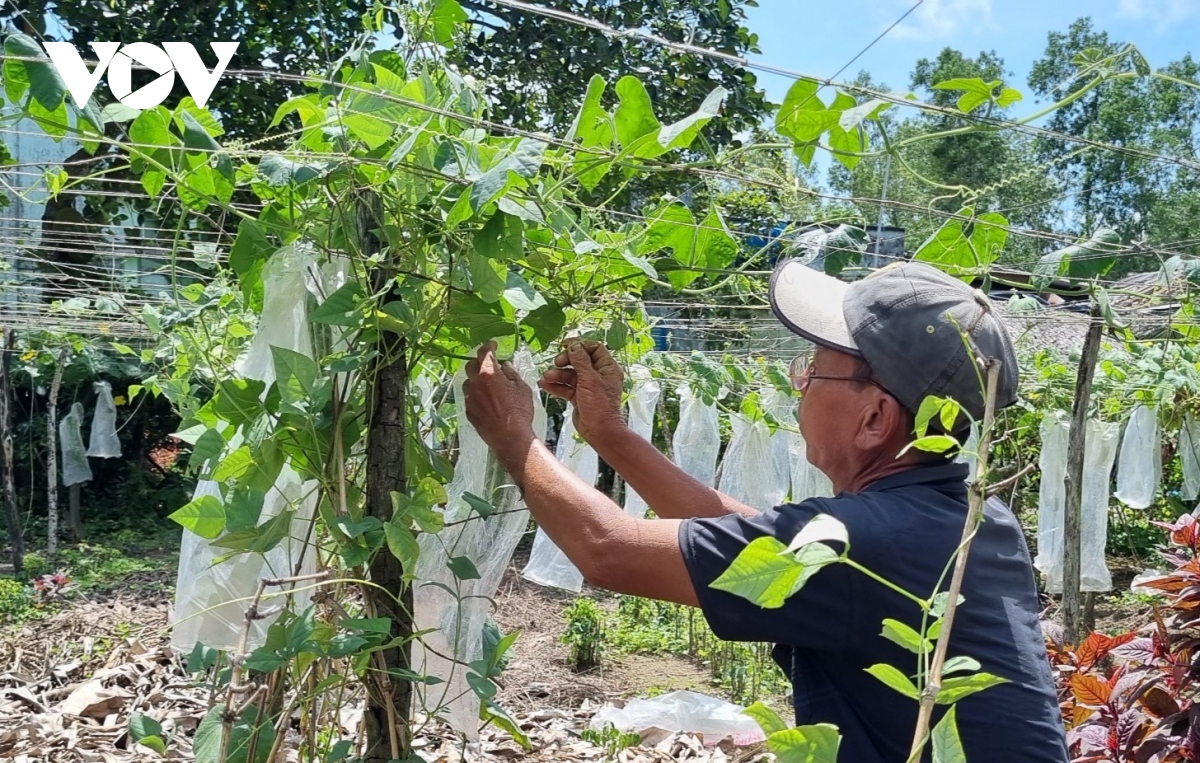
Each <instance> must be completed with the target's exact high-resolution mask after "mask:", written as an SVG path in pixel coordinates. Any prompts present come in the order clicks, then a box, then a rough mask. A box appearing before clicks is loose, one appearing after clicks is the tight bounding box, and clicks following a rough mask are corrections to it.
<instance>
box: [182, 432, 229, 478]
mask: <svg viewBox="0 0 1200 763" xmlns="http://www.w3.org/2000/svg"><path fill="white" fill-rule="evenodd" d="M223 452H225V437H224V436H223V435H222V434H221V433H220V432H219V431H218V430H216V429H206V430H205V431H204V433H203V434H201V435H200V437H198V438H197V439H196V442H195V444H193V445H192V455H191V457H190V458H189V459H188V466H190V467H192V468H195V469H199V468H202V467H203V466H204V464H205V463H207V462H211V461H215V460H216V459H219V458H220V457H221V454H222V453H223Z"/></svg>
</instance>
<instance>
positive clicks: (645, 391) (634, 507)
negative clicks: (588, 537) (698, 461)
mask: <svg viewBox="0 0 1200 763" xmlns="http://www.w3.org/2000/svg"><path fill="white" fill-rule="evenodd" d="M629 377H630V378H631V379H632V380H633V389H632V390H631V391H630V393H629V417H628V421H629V428H630V429H632V430H633V432H634V434H636V435H637V436H638V437H641V438H642V439H644V440H650V441H651V442H653V437H654V414H655V411H657V410H658V398H659V395H661V394H662V387H660V386H659V384H658V382H657V381H655V380H654V378H653V377H652V376H651V375H650V369H648V368H646V367H645V366H633V367H632V368H630V369H629ZM648 508H650V507H649V506H647V505H646V502H645V501H644V500H642V497H641V496H640V495H638V494H637V491H635V490H634V489H633V488H631V487H629V485H626V486H625V513H626V514H628V515H630V516H631V517H637V518H638V519H641V518H642V517H644V516H646V510H647V509H648Z"/></svg>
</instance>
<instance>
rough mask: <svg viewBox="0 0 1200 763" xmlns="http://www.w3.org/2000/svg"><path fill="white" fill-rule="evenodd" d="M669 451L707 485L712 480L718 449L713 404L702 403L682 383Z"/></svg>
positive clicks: (686, 470)
mask: <svg viewBox="0 0 1200 763" xmlns="http://www.w3.org/2000/svg"><path fill="white" fill-rule="evenodd" d="M671 451H672V452H673V453H674V455H675V463H676V464H677V465H678V466H679V468H680V469H683V471H685V472H687V473H688V474H689V475H691V476H692V477H695V478H696V479H697V480H699V481H700V482H703V483H704V484H705V485H708V486H709V487H713V486H714V485H715V484H716V474H717V456H718V455H719V454H720V452H721V422H720V420H719V418H718V416H717V407H716V406H715V405H712V404H709V403H705V402H704V400H702V399H701V398H700V397H699V396H698V395H696V393H695V392H693V391H692V389H691V387H688V386H686V385H685V386H683V387H680V388H679V424H678V425H677V426H676V427H675V434H674V435H672V437H671Z"/></svg>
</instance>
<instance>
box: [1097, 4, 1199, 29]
mask: <svg viewBox="0 0 1200 763" xmlns="http://www.w3.org/2000/svg"><path fill="white" fill-rule="evenodd" d="M1197 11H1200V0H1121V3H1120V6H1119V7H1118V8H1117V15H1118V16H1121V17H1122V18H1127V19H1135V20H1138V21H1149V22H1151V23H1153V24H1155V25H1157V26H1158V27H1160V28H1162V27H1167V26H1169V25H1171V24H1175V23H1177V22H1180V21H1183V20H1184V19H1187V18H1190V17H1192V16H1194V15H1196V12H1197Z"/></svg>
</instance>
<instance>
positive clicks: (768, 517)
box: [679, 464, 1067, 763]
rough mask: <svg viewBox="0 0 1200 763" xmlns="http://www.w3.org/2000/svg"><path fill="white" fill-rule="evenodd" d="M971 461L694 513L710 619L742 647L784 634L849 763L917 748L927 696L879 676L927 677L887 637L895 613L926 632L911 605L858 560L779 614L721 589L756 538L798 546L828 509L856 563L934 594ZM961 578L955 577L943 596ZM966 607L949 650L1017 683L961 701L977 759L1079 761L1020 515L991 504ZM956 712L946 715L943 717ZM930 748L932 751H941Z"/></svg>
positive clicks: (694, 553)
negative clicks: (1049, 655) (1069, 739)
mask: <svg viewBox="0 0 1200 763" xmlns="http://www.w3.org/2000/svg"><path fill="white" fill-rule="evenodd" d="M966 475H967V468H966V466H963V465H960V464H941V465H936V466H929V467H919V468H916V469H912V470H910V471H906V472H904V473H902V474H897V475H893V476H891V477H887V478H885V479H882V480H879V481H878V482H876V483H874V484H872V485H871V486H869V487H868V488H866V490H864V491H863V492H861V493H856V494H850V493H842V494H840V495H838V496H837V497H836V498H813V499H810V500H807V501H804V502H803V503H799V504H785V505H783V506H779V507H777V508H775V509H771V510H770V511H765V512H763V513H761V514H759V515H758V516H756V517H753V518H747V517H744V516H741V515H735V514H731V515H727V516H724V517H719V518H714V519H708V518H704V519H689V520H687V521H685V522H683V524H682V526H681V527H680V531H679V546H680V549H681V550H682V552H683V558H684V560H685V562H686V563H687V568H688V572H689V573H690V575H691V578H692V584H693V585H694V586H695V587H696V596H697V598H698V599H699V600H700V607H701V609H702V610H703V612H704V616H705V618H706V619H707V620H708V624H709V627H711V628H712V631H713V633H715V634H716V635H717V636H718V637H720V638H723V639H726V640H728V641H768V642H775V643H776V647H775V650H774V652H773V656H774V658H775V661H776V662H778V663H779V665H780V667H781V668H782V669H783V670H784V672H785V673H786V674H787V675H788V676H789V677H790V678H791V681H792V686H793V689H794V697H795V709H796V723H797V724H798V725H804V724H810V723H832V724H834V725H836V726H837V727H838V728H839V729H840V731H841V733H842V737H843V738H842V744H841V749H840V753H839V755H838V760H839V761H844V762H845V763H902V761H904V760H905V759H906V758H907V756H908V750H909V747H910V745H911V744H912V735H913V730H914V728H915V727H916V720H917V702H916V700H912V699H908V698H906V697H904V696H902V695H901V694H899V693H897V692H896V691H895V690H893V689H890V688H888V687H887V686H885V685H884V684H883V683H881V682H880V681H879V680H878V679H876V678H874V677H873V676H871V675H869V674H868V673H866V672H865V670H866V668H868V667H870V666H871V665H874V664H877V663H886V664H889V665H892V666H895V667H897V668H899V669H900V670H901V671H902V672H904V673H905V674H907V675H910V676H911V675H915V674H916V673H917V657H916V655H914V654H913V653H912V652H909V651H907V650H905V649H904V648H902V647H900V646H898V645H896V644H894V643H892V642H891V641H889V640H887V639H885V638H884V637H883V636H882V635H880V634H881V632H882V630H883V620H884V618H892V619H895V620H899V621H901V622H903V623H906V624H908V625H909V626H911V627H913V628H914V629H917V630H920V626H921V613H920V609H919V608H918V607H917V605H916V604H915V603H913V602H912V601H911V600H909V599H907V598H905V597H903V596H901V595H900V594H898V593H896V592H894V591H891V590H889V589H888V588H886V587H884V586H883V585H881V584H879V583H878V582H876V581H874V580H871V579H870V578H868V577H867V576H866V575H863V574H862V573H861V572H858V571H857V570H854V569H853V568H851V567H849V566H847V565H844V564H833V565H830V566H828V567H825V568H824V569H822V570H821V571H819V572H817V573H816V575H814V576H813V577H812V578H811V579H810V580H809V581H808V583H807V584H806V585H805V586H804V587H803V588H802V589H801V590H800V591H799V592H798V593H797V594H796V595H794V596H792V597H791V598H790V599H788V600H787V602H786V603H785V604H784V605H783V607H781V608H779V609H773V610H768V609H762V608H760V607H758V606H757V605H755V604H752V603H751V602H749V601H747V600H746V599H743V598H741V597H739V596H735V595H733V594H730V593H726V592H724V591H719V590H716V589H713V588H710V587H709V584H711V583H712V582H713V581H714V580H716V579H717V578H718V577H719V576H720V575H721V573H723V572H724V571H725V570H726V568H727V567H729V565H730V563H731V562H732V561H733V559H734V558H735V557H736V556H737V555H738V553H739V552H740V551H741V550H742V549H743V548H745V546H746V544H747V543H749V542H750V541H752V540H754V539H755V538H758V537H761V536H764V535H773V536H775V537H776V538H778V539H779V540H781V541H783V542H784V543H788V542H790V541H791V540H792V538H793V537H794V536H795V535H796V533H797V532H799V530H800V528H802V527H803V526H804V524H805V523H806V522H807V521H808V520H809V519H811V518H812V517H813V516H815V515H817V514H830V515H832V516H834V517H836V518H837V519H839V520H841V521H842V522H843V523H844V524H845V525H846V527H847V529H848V530H849V534H850V554H849V555H850V558H852V559H854V560H855V561H856V562H858V563H859V564H861V565H863V566H864V567H866V568H867V569H869V570H871V571H872V572H875V573H876V574H878V575H880V576H881V577H883V578H884V579H885V580H888V581H891V582H892V583H895V584H896V585H898V586H900V587H901V588H903V589H905V590H906V591H910V592H912V593H914V594H916V595H918V596H921V597H925V596H928V595H929V594H930V593H932V592H933V591H934V589H935V586H936V585H937V582H938V580H939V578H940V577H941V575H942V572H943V569H944V568H945V567H946V563H947V561H948V560H949V559H950V557H951V555H952V554H953V553H954V550H955V549H956V548H957V547H958V544H959V542H960V540H961V536H962V530H963V523H964V521H965V520H966V514H967V488H966V485H965V483H964V479H965V478H966ZM948 586H949V575H947V576H946V582H945V583H944V584H943V586H942V589H941V590H945V589H946V588H947V587H948ZM962 595H963V597H964V601H963V603H962V604H961V605H960V606H959V608H958V610H957V614H956V615H955V620H954V627H953V630H952V631H951V634H950V649H949V654H948V656H949V657H955V656H959V655H964V656H968V657H973V658H975V659H976V660H978V661H979V662H980V663H981V665H982V669H983V670H984V671H986V672H988V673H992V674H994V675H998V676H1001V677H1003V678H1006V679H1008V680H1009V683H1004V684H1000V685H998V686H993V687H991V688H989V689H985V690H983V691H981V692H978V693H976V694H973V695H971V696H968V697H966V698H964V699H962V700H960V701H959V702H958V713H957V715H958V726H959V733H960V735H961V738H962V741H963V748H964V752H965V753H966V757H967V760H968V761H970V763H1016V761H1020V762H1021V763H1065V761H1067V750H1066V741H1065V735H1064V732H1063V724H1062V720H1061V716H1060V714H1059V709H1058V702H1057V700H1056V698H1055V693H1054V685H1053V682H1052V680H1051V676H1050V666H1049V663H1048V662H1047V659H1046V647H1045V643H1044V641H1043V640H1042V632H1041V628H1040V626H1039V624H1038V601H1037V589H1036V586H1035V584H1034V579H1033V567H1032V565H1031V564H1030V560H1029V550H1028V548H1027V547H1026V545H1025V537H1024V535H1023V534H1022V532H1021V528H1020V526H1019V525H1018V524H1017V521H1016V519H1015V518H1014V517H1013V515H1012V513H1011V512H1010V511H1009V510H1008V508H1007V507H1005V506H1004V504H1003V503H1001V502H1000V501H998V500H994V499H993V500H989V501H988V502H987V504H986V506H985V510H984V520H983V522H982V524H981V525H980V528H979V532H978V534H977V535H976V536H975V539H974V541H973V542H972V545H971V551H970V555H969V556H968V558H967V569H966V575H965V578H964V581H963V589H962ZM944 710H945V708H943V707H939V708H938V709H937V710H936V711H935V715H934V719H935V721H936V720H937V719H938V718H940V717H941V714H942V712H943V711H944ZM928 750H929V748H928V747H926V751H927V752H926V759H928V757H929V755H928Z"/></svg>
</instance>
